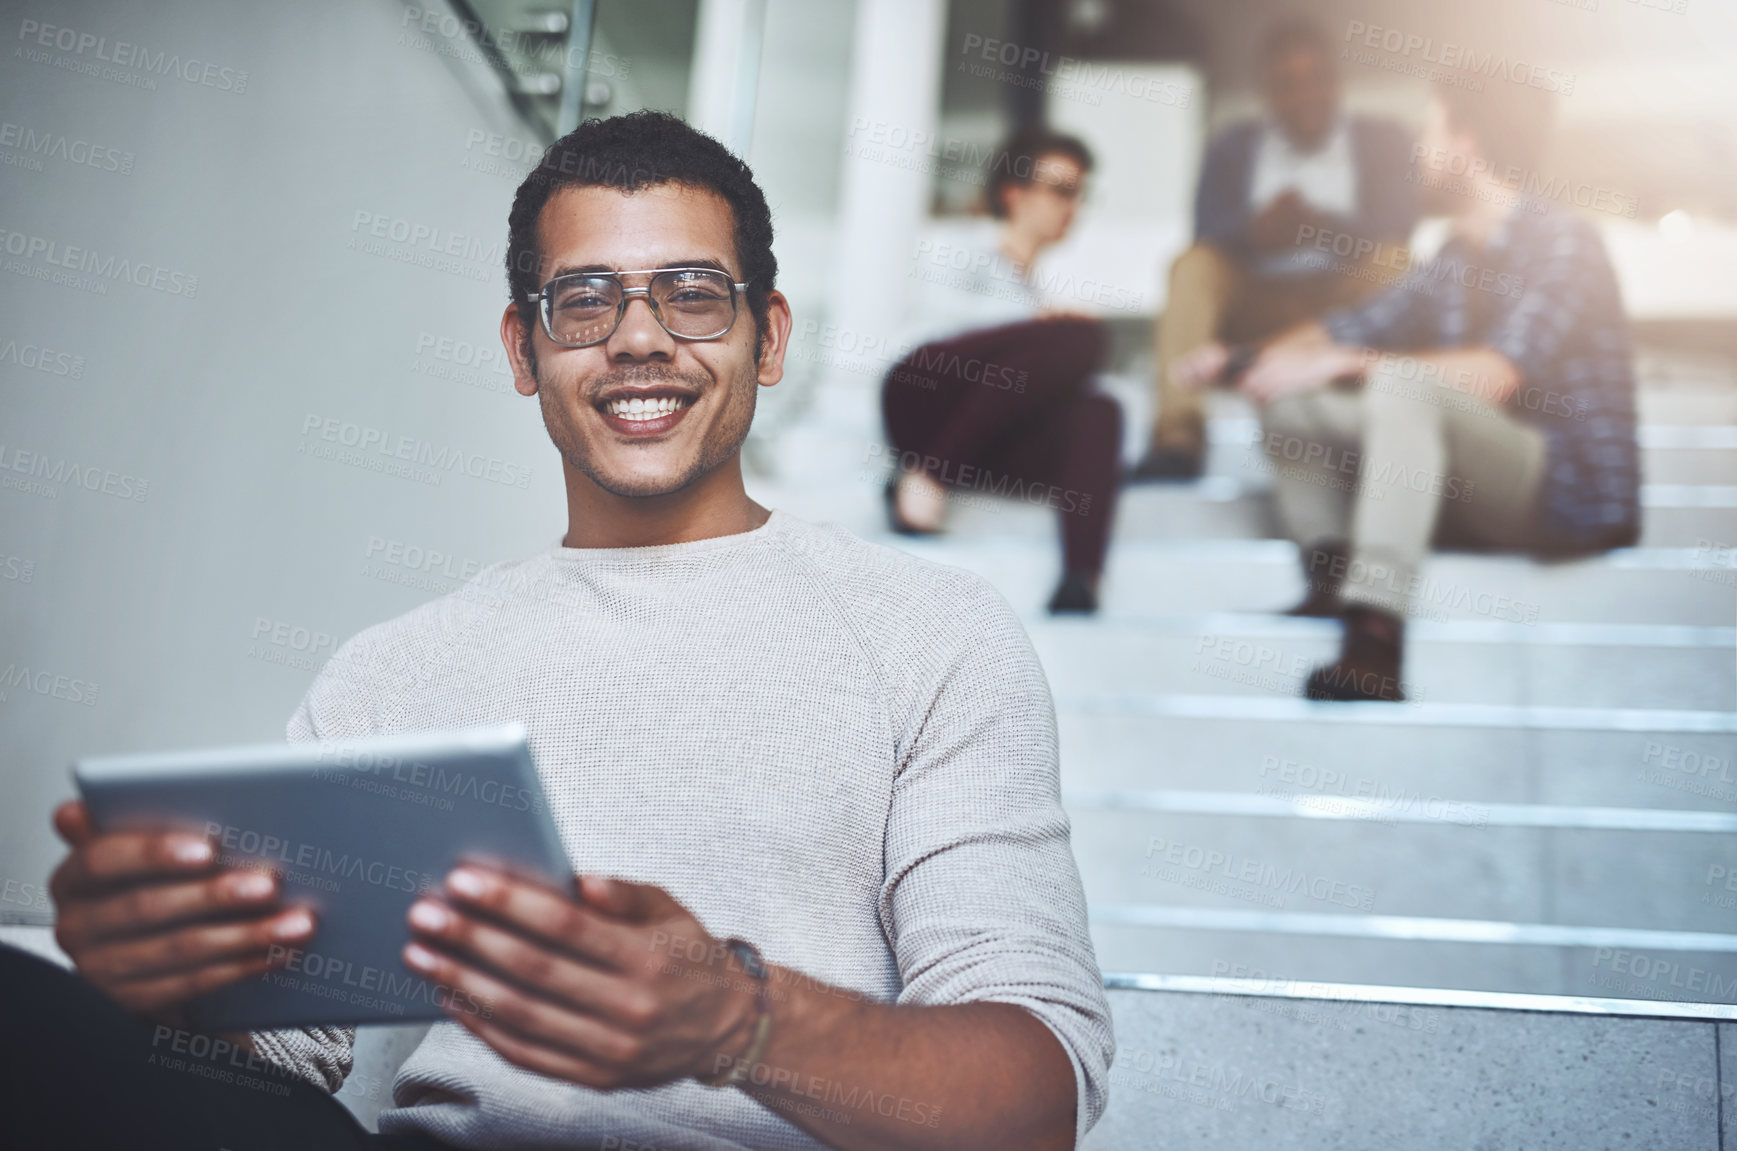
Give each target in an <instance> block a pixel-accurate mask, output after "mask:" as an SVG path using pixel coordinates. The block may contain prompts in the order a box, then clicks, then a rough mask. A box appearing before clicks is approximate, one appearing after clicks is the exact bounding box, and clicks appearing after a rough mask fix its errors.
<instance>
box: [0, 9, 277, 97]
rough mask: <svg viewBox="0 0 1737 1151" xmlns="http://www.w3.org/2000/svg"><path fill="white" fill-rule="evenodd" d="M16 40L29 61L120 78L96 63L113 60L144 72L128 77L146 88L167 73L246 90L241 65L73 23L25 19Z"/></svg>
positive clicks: (226, 88)
mask: <svg viewBox="0 0 1737 1151" xmlns="http://www.w3.org/2000/svg"><path fill="white" fill-rule="evenodd" d="M18 39H19V40H21V41H23V42H24V43H25V45H26V47H23V48H20V49H19V50H18V54H20V55H22V56H24V57H25V58H26V59H28V60H30V61H31V62H33V63H37V64H55V65H56V66H58V67H63V68H67V69H68V70H69V71H74V72H85V73H87V74H90V75H100V76H101V78H102V79H106V80H116V79H122V77H121V76H120V75H114V74H111V73H113V72H114V68H100V67H99V66H98V63H99V62H100V63H101V64H112V65H114V66H115V68H126V69H129V70H131V71H133V72H144V73H146V74H147V75H146V76H144V77H136V78H128V79H129V81H130V82H135V83H136V82H137V80H146V81H148V82H147V83H144V84H140V85H139V86H140V87H145V88H155V87H156V83H155V81H154V80H151V79H150V78H151V77H154V76H169V77H174V78H175V79H178V80H184V81H186V82H187V83H189V84H197V85H200V86H202V87H205V88H215V89H217V90H218V91H219V92H234V93H236V94H237V95H239V94H240V93H242V92H245V91H247V73H246V72H244V71H242V70H241V69H240V68H231V67H228V66H227V65H223V64H214V63H211V62H210V61H206V60H200V59H197V58H196V57H192V56H189V57H187V58H186V59H183V58H182V57H181V55H180V53H178V52H165V51H155V52H153V51H152V50H151V49H149V48H146V47H145V46H144V45H142V44H132V43H129V42H127V41H126V40H112V41H111V40H110V39H109V38H108V37H107V36H98V35H96V34H95V33H93V32H81V31H79V30H78V29H76V28H63V27H60V26H58V25H55V24H43V23H41V22H40V21H37V20H25V21H23V22H21V23H20V24H19V25H18ZM41 48H52V49H54V50H55V51H57V52H65V53H67V54H68V55H67V56H62V57H58V58H56V57H51V56H49V55H48V54H47V53H46V52H42V51H40V50H39V49H41Z"/></svg>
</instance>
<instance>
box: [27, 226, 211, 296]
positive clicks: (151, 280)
mask: <svg viewBox="0 0 1737 1151" xmlns="http://www.w3.org/2000/svg"><path fill="white" fill-rule="evenodd" d="M0 251H4V252H5V253H6V254H7V255H8V256H18V257H20V258H22V259H24V260H28V261H30V262H31V263H33V264H34V263H38V262H40V263H41V264H46V265H48V266H49V267H53V268H64V269H66V270H67V271H70V272H77V273H79V274H81V275H85V276H93V277H95V283H94V285H88V286H87V285H75V286H79V287H84V288H86V290H88V288H89V287H90V286H94V287H95V288H96V289H97V290H98V291H99V292H100V293H105V294H106V293H107V291H108V287H107V285H106V284H105V283H103V281H105V280H106V281H112V282H116V283H120V282H125V283H128V284H132V285H133V286H134V287H137V288H150V289H151V290H152V291H154V292H166V293H168V294H169V295H171V296H180V297H182V298H183V299H188V300H191V299H192V298H193V297H194V296H196V295H198V293H199V277H198V276H193V275H189V274H187V273H186V272H181V271H177V270H175V269H174V268H167V267H164V266H163V265H161V264H152V263H149V262H148V261H144V260H129V259H127V258H126V257H125V256H117V255H115V254H114V253H113V252H109V253H106V254H104V253H102V252H99V251H97V250H96V249H94V248H86V247H81V246H79V245H77V244H65V243H62V242H61V241H59V240H53V239H50V238H48V237H47V236H33V235H31V234H30V233H28V232H14V231H12V230H10V229H8V228H0ZM8 270H9V271H18V270H19V269H8ZM39 278H40V277H39Z"/></svg>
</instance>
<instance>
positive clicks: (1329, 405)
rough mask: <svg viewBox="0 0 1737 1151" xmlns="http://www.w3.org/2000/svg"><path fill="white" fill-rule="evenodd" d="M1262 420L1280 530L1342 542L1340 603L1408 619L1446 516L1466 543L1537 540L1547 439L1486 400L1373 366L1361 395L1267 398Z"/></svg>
mask: <svg viewBox="0 0 1737 1151" xmlns="http://www.w3.org/2000/svg"><path fill="white" fill-rule="evenodd" d="M1261 427H1262V432H1263V436H1262V446H1263V447H1264V448H1265V450H1266V453H1267V457H1268V459H1269V461H1270V462H1271V464H1272V467H1273V473H1274V475H1273V501H1274V504H1275V506H1276V508H1277V511H1278V515H1279V522H1280V523H1281V525H1283V528H1284V530H1285V533H1286V534H1287V535H1289V536H1290V538H1291V539H1293V540H1295V541H1296V542H1297V543H1298V544H1299V545H1301V546H1303V547H1305V548H1306V547H1309V546H1311V545H1316V544H1321V543H1324V542H1326V541H1329V540H1345V541H1347V542H1348V543H1349V545H1350V552H1351V558H1350V563H1349V564H1348V565H1347V570H1346V571H1345V573H1344V584H1343V586H1342V588H1341V592H1340V594H1341V597H1342V598H1343V600H1344V601H1345V602H1346V603H1357V604H1364V605H1367V606H1370V607H1376V608H1380V609H1381V610H1383V611H1388V612H1392V613H1393V614H1395V615H1406V614H1408V612H1409V610H1410V607H1411V604H1412V600H1413V592H1414V590H1415V588H1416V577H1417V572H1418V569H1419V567H1420V566H1421V565H1422V563H1423V558H1424V555H1425V554H1426V553H1427V552H1428V550H1429V544H1430V540H1431V538H1432V537H1433V536H1434V533H1435V530H1436V526H1437V523H1438V521H1441V520H1444V519H1445V521H1446V522H1445V524H1444V526H1445V527H1447V528H1449V529H1450V530H1451V531H1453V532H1454V533H1455V534H1456V535H1458V536H1461V537H1464V538H1466V539H1467V540H1468V541H1470V542H1476V543H1479V544H1484V545H1490V546H1495V547H1505V548H1525V547H1527V546H1528V545H1530V544H1531V543H1533V542H1534V541H1535V533H1536V524H1537V505H1538V493H1539V489H1540V487H1541V485H1542V482H1543V478H1544V465H1545V458H1546V454H1547V453H1546V441H1545V439H1544V435H1543V433H1542V432H1540V431H1538V429H1536V428H1534V427H1532V426H1531V425H1529V424H1526V423H1524V422H1522V421H1520V420H1518V419H1516V418H1515V417H1514V416H1512V415H1510V414H1509V413H1508V412H1507V411H1506V410H1505V409H1503V408H1501V407H1498V406H1496V405H1494V404H1490V403H1487V402H1485V401H1483V400H1479V399H1476V398H1474V397H1472V396H1469V395H1466V394H1463V393H1460V392H1457V391H1454V390H1453V389H1452V388H1449V387H1444V386H1441V385H1439V384H1435V383H1431V382H1429V381H1422V382H1420V381H1418V380H1416V379H1412V380H1404V379H1400V378H1399V377H1398V376H1397V375H1396V374H1395V373H1394V372H1392V371H1391V370H1389V369H1388V368H1386V367H1383V366H1378V367H1377V368H1376V369H1375V370H1373V371H1371V373H1370V374H1369V377H1368V379H1367V381H1366V382H1365V384H1364V386H1363V388H1362V389H1360V390H1357V391H1340V390H1332V389H1329V390H1325V391H1319V392H1310V393H1308V394H1305V395H1297V396H1287V397H1285V398H1283V399H1280V400H1275V401H1274V402H1273V403H1271V404H1269V405H1267V407H1266V408H1265V410H1264V411H1263V412H1262V413H1261Z"/></svg>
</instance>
